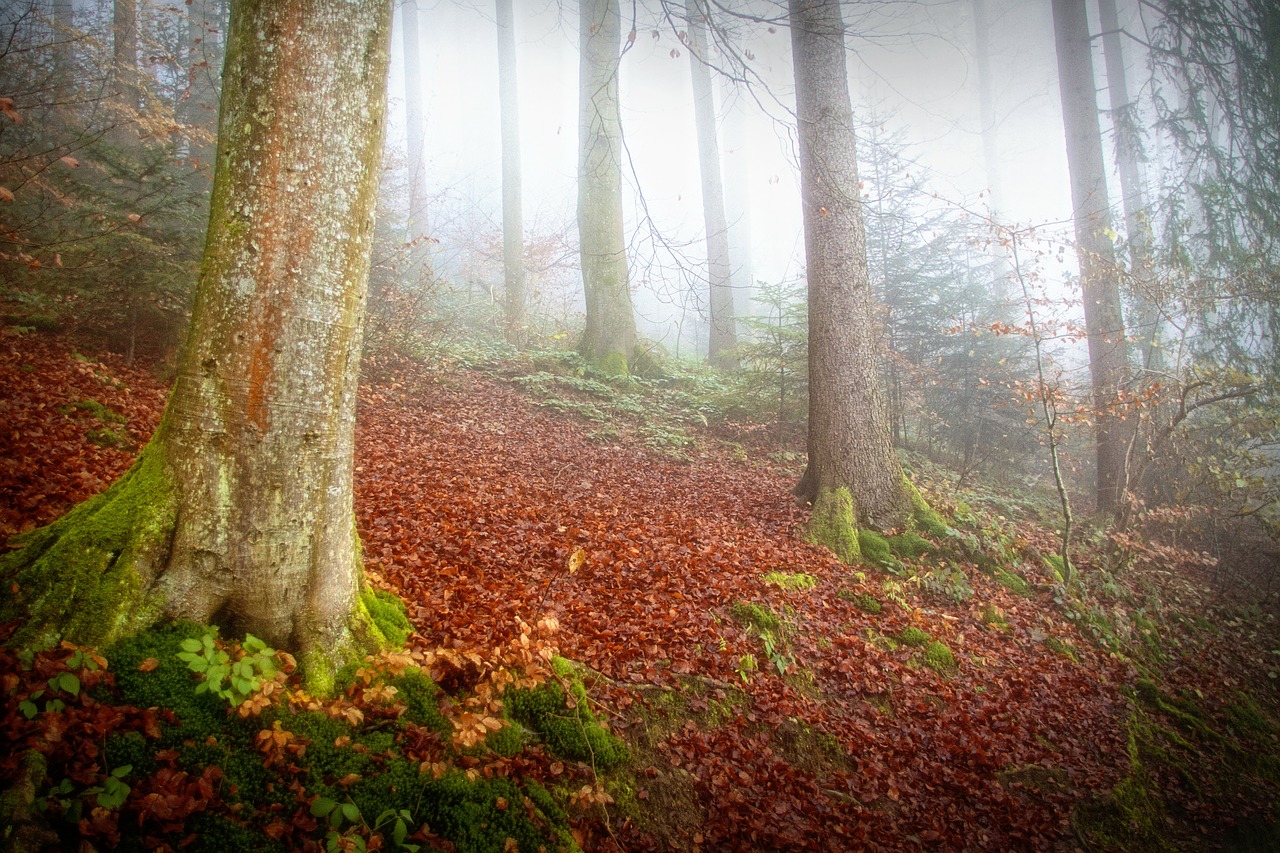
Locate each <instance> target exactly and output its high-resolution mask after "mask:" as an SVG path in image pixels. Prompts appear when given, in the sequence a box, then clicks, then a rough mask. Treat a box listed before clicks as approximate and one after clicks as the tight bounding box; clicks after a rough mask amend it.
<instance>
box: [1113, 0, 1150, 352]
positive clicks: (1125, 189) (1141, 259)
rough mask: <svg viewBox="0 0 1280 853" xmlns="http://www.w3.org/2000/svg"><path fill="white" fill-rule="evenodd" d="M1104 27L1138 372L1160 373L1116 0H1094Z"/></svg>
mask: <svg viewBox="0 0 1280 853" xmlns="http://www.w3.org/2000/svg"><path fill="white" fill-rule="evenodd" d="M1098 19H1099V24H1100V25H1101V27H1102V53H1103V58H1104V60H1105V62H1106V66H1107V93H1108V95H1109V96H1110V101H1111V126H1112V128H1113V129H1114V131H1115V135H1116V141H1115V145H1116V166H1117V168H1118V170H1119V172H1120V198H1121V204H1122V207H1123V209H1124V230H1125V237H1126V238H1127V240H1128V243H1129V275H1130V276H1131V277H1132V278H1133V281H1134V284H1135V287H1134V293H1133V297H1134V304H1135V305H1136V306H1137V309H1138V313H1139V315H1140V316H1139V319H1138V322H1137V323H1136V324H1135V326H1136V330H1137V334H1138V337H1139V339H1140V340H1141V342H1142V356H1141V358H1142V360H1141V364H1142V369H1143V370H1144V371H1155V372H1159V371H1160V370H1161V369H1162V358H1161V348H1160V312H1159V310H1158V309H1157V307H1156V305H1155V303H1154V301H1153V298H1152V292H1151V291H1152V286H1153V284H1154V281H1155V274H1154V269H1153V262H1152V258H1151V227H1150V224H1149V223H1148V221H1147V211H1146V199H1145V193H1144V192H1143V188H1142V186H1143V182H1142V171H1141V168H1140V167H1139V164H1138V158H1139V155H1140V154H1141V151H1142V142H1141V140H1139V138H1138V125H1137V121H1138V116H1137V110H1136V105H1135V104H1134V103H1133V102H1132V101H1131V100H1130V99H1129V82H1128V79H1127V75H1126V73H1125V67H1124V49H1123V47H1122V45H1121V43H1120V18H1119V15H1117V14H1116V0H1098Z"/></svg>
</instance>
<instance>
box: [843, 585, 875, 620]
mask: <svg viewBox="0 0 1280 853" xmlns="http://www.w3.org/2000/svg"><path fill="white" fill-rule="evenodd" d="M836 596H837V597H838V598H840V599H841V600H843V601H849V602H852V603H853V606H854V607H856V608H858V609H859V610H861V611H862V612H863V613H870V614H872V615H875V614H877V613H879V612H880V611H881V610H882V609H883V608H881V606H880V602H879V601H878V600H877V599H876V597H875V596H874V595H872V594H871V593H869V592H854V591H853V590H851V589H842V590H840V591H839V592H837V593H836Z"/></svg>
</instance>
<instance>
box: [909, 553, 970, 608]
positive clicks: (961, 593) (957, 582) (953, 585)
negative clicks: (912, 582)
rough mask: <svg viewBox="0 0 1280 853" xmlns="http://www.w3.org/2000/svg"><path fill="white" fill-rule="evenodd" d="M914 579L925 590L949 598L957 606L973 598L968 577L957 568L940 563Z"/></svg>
mask: <svg viewBox="0 0 1280 853" xmlns="http://www.w3.org/2000/svg"><path fill="white" fill-rule="evenodd" d="M916 577H917V578H918V579H919V581H920V585H921V586H923V587H924V588H925V589H927V590H929V591H930V592H932V593H935V594H937V595H941V596H943V597H945V598H949V599H951V600H952V601H954V602H956V603H957V604H963V603H964V602H966V601H968V600H969V599H971V598H973V587H971V586H969V576H968V575H966V574H965V573H964V570H963V569H961V568H960V567H959V566H953V565H951V564H950V563H942V564H941V565H938V566H934V567H933V568H932V569H929V570H928V571H927V572H924V573H922V574H919V575H917V576H916Z"/></svg>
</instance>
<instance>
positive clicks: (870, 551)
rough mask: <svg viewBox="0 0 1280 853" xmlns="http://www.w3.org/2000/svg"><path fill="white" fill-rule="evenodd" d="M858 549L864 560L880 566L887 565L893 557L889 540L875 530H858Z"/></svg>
mask: <svg viewBox="0 0 1280 853" xmlns="http://www.w3.org/2000/svg"><path fill="white" fill-rule="evenodd" d="M858 550H859V552H860V553H861V554H862V561H863V562H864V563H870V564H874V565H878V566H883V565H887V564H888V563H890V562H891V561H892V559H893V553H892V552H891V551H890V549H889V540H888V539H886V538H885V537H883V536H881V535H880V534H879V533H876V532H875V531H874V530H867V529H866V528H863V529H862V530H859V531H858Z"/></svg>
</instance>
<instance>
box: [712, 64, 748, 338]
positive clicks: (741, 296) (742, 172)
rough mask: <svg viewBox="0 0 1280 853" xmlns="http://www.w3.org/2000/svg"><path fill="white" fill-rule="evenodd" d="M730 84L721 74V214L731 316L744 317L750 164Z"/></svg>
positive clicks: (740, 108)
mask: <svg viewBox="0 0 1280 853" xmlns="http://www.w3.org/2000/svg"><path fill="white" fill-rule="evenodd" d="M733 87H734V84H733V82H732V81H730V80H729V79H728V78H723V77H722V78H721V84H720V103H722V104H728V112H727V113H726V115H725V119H724V126H723V130H724V144H723V146H722V150H721V152H720V153H721V155H722V159H721V167H722V168H721V174H722V175H723V176H724V206H725V218H726V220H727V222H728V226H729V262H730V265H731V268H730V281H732V283H733V316H734V317H747V316H750V315H751V314H753V313H754V311H753V310H752V307H751V298H752V294H753V293H754V292H755V286H756V279H755V270H754V268H753V266H752V262H751V193H750V191H749V189H748V188H749V186H750V179H749V173H750V164H749V161H748V157H747V147H748V142H747V117H746V108H745V106H744V99H743V98H742V97H741V96H737V95H736V93H735V92H734V89H733Z"/></svg>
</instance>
